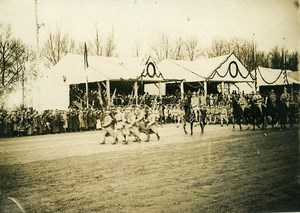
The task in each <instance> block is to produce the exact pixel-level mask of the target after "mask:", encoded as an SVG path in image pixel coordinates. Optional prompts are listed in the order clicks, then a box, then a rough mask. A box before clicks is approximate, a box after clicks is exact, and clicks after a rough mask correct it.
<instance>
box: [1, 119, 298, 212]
mask: <svg viewBox="0 0 300 213" xmlns="http://www.w3.org/2000/svg"><path fill="white" fill-rule="evenodd" d="M159 130H160V133H161V140H160V141H156V137H155V136H154V135H152V136H151V139H150V143H145V142H142V143H133V142H130V143H129V145H122V144H121V143H119V144H116V145H111V144H110V143H111V141H112V140H111V139H109V140H107V144H105V145H99V144H98V141H99V132H98V131H92V132H82V133H66V134H57V135H44V136H34V137H22V138H8V139H0V193H1V194H0V196H1V197H0V199H1V200H0V201H1V202H0V212H18V211H19V212H21V210H20V208H18V207H17V205H16V203H15V202H14V201H12V199H11V198H14V199H17V200H16V201H17V203H19V204H20V206H21V207H22V208H23V209H24V211H26V212H220V211H221V212H232V211H235V212H245V211H300V176H299V174H300V173H299V167H300V163H299V151H300V150H299V129H292V130H285V131H279V130H271V129H268V130H265V131H263V130H256V131H252V130H248V131H246V130H243V131H239V130H235V131H232V127H231V126H229V127H219V126H217V125H216V126H212V125H211V126H207V127H206V129H205V133H204V135H201V134H200V128H199V127H196V129H195V134H194V136H190V135H184V133H183V131H182V129H181V128H176V126H175V125H165V126H163V127H161V128H159ZM131 141H132V139H131Z"/></svg>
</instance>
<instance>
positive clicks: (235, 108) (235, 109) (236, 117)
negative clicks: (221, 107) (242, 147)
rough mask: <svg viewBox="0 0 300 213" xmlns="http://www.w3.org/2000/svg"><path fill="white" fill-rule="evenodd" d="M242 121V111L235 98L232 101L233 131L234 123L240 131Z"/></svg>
mask: <svg viewBox="0 0 300 213" xmlns="http://www.w3.org/2000/svg"><path fill="white" fill-rule="evenodd" d="M242 119H243V109H242V107H241V106H240V104H239V103H238V101H237V99H236V98H233V99H232V123H233V129H235V123H237V124H238V125H239V127H240V130H242Z"/></svg>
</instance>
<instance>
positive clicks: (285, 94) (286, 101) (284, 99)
mask: <svg viewBox="0 0 300 213" xmlns="http://www.w3.org/2000/svg"><path fill="white" fill-rule="evenodd" d="M280 100H281V101H282V102H283V103H284V104H285V105H286V106H287V107H289V104H290V94H289V93H288V92H287V89H286V88H284V91H283V93H282V94H281V96H280Z"/></svg>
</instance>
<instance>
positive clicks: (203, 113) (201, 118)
mask: <svg viewBox="0 0 300 213" xmlns="http://www.w3.org/2000/svg"><path fill="white" fill-rule="evenodd" d="M198 115H199V124H200V128H201V134H203V133H204V127H205V125H206V109H205V108H201V109H200V110H199V113H198Z"/></svg>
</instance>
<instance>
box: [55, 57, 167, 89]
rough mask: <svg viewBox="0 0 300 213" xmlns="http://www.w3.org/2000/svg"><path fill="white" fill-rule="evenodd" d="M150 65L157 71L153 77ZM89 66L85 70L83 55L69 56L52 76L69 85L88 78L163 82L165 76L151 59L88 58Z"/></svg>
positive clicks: (62, 60)
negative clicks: (150, 73) (148, 70)
mask: <svg viewBox="0 0 300 213" xmlns="http://www.w3.org/2000/svg"><path fill="white" fill-rule="evenodd" d="M149 63H152V64H153V66H154V67H155V68H154V69H155V70H156V72H155V73H154V75H153V76H149V75H147V74H148V73H147V66H148V64H149ZM88 65H89V66H88V68H87V69H84V57H83V55H77V54H67V55H66V56H65V57H63V58H62V59H61V60H60V61H59V62H58V63H57V64H56V65H55V66H53V68H52V69H51V71H50V75H55V76H56V77H57V78H61V79H65V81H66V83H67V84H79V83H84V82H86V78H87V77H88V81H89V82H96V81H105V80H136V79H139V78H143V79H142V80H143V81H158V80H163V76H162V75H161V74H160V73H159V71H158V69H157V66H156V65H155V63H154V62H153V61H151V59H148V60H147V61H142V60H141V59H138V58H116V57H104V56H88ZM141 76H143V77H141Z"/></svg>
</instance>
